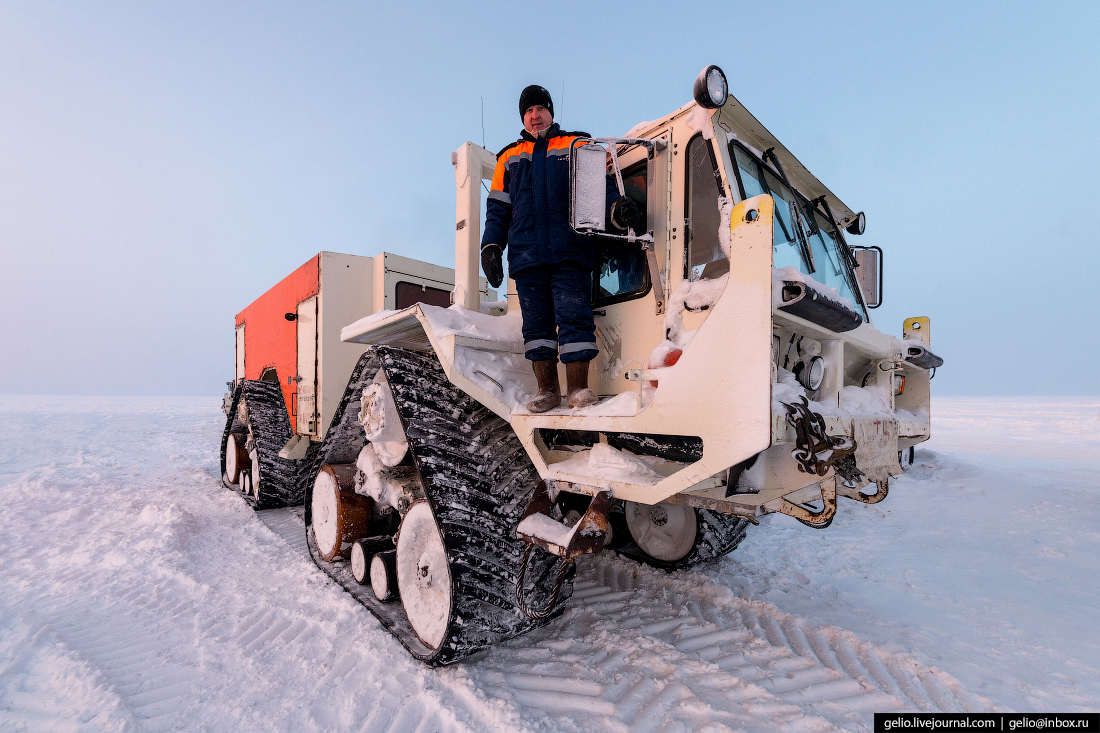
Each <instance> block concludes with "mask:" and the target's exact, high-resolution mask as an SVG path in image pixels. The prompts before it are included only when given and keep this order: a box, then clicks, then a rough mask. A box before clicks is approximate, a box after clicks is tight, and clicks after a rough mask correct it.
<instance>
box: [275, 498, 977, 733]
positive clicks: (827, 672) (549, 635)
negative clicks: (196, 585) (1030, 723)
mask: <svg viewBox="0 0 1100 733" xmlns="http://www.w3.org/2000/svg"><path fill="white" fill-rule="evenodd" d="M258 516H259V517H260V519H261V521H263V522H264V523H265V524H266V525H267V526H268V527H269V528H271V529H272V531H273V532H274V533H275V534H276V535H278V536H279V537H285V538H287V539H288V542H289V541H293V539H294V537H295V535H294V532H297V533H298V536H302V535H303V534H304V533H303V531H302V524H301V512H300V511H298V512H295V511H293V510H286V509H281V510H270V511H267V512H260V513H259V514H258ZM364 613H366V611H364ZM461 666H462V668H463V672H464V674H465V675H467V676H468V677H469V679H470V680H471V682H472V683H473V684H474V685H475V686H476V687H477V688H479V689H480V690H481V692H482V693H483V694H485V695H488V696H489V697H493V698H497V699H499V700H502V701H508V702H512V703H514V704H517V705H518V706H520V708H521V709H523V710H524V719H529V718H534V719H538V718H539V717H540V716H541V717H547V718H551V719H557V720H561V721H562V722H564V721H566V720H568V721H570V722H571V723H573V724H574V725H576V726H578V727H580V728H585V729H593V728H604V729H607V730H622V731H627V730H629V731H645V730H660V729H663V728H664V727H665V726H667V725H670V724H673V723H679V724H682V725H685V726H687V727H688V728H690V729H699V728H701V727H704V726H706V725H710V724H715V723H722V724H725V725H728V726H730V727H736V728H742V729H745V730H775V729H776V728H777V727H779V728H782V727H784V726H788V725H789V726H792V727H799V728H802V727H805V726H807V725H809V728H810V729H822V730H824V729H833V728H834V726H837V727H840V728H842V729H846V730H852V729H854V730H870V728H871V726H872V722H873V713H875V712H890V711H895V710H920V711H927V712H960V711H971V712H979V711H987V710H992V709H993V708H992V706H991V705H990V703H989V702H988V701H986V700H984V699H982V698H979V697H976V696H973V695H971V694H969V693H968V692H967V691H966V690H965V689H963V687H962V686H961V685H960V684H959V683H958V681H957V680H955V679H954V678H953V677H951V676H950V675H947V674H946V673H944V672H942V671H940V670H938V669H935V668H932V667H928V666H926V665H924V664H922V663H920V662H919V661H917V660H916V659H915V658H914V657H913V656H912V655H910V654H907V653H904V652H900V653H898V652H888V651H886V650H883V649H881V648H878V647H876V646H874V645H872V644H870V643H867V642H864V641H862V640H860V639H858V638H857V637H856V636H855V635H854V634H852V633H850V632H848V631H845V630H843V629H840V628H837V627H832V626H817V625H813V624H811V623H809V622H807V621H806V620H804V619H800V618H798V617H796V616H792V615H790V614H786V613H784V612H782V611H780V610H778V609H777V608H776V607H775V606H773V605H772V604H770V603H766V602H762V601H749V600H745V599H743V598H739V597H737V596H735V595H734V594H733V593H732V591H730V590H729V589H727V588H724V587H722V586H718V585H716V584H714V583H713V582H711V581H709V580H707V579H706V578H704V577H702V576H699V575H695V574H691V573H678V574H673V575H670V574H667V573H664V572H662V571H657V570H653V569H651V568H648V567H645V566H641V565H638V564H636V563H634V562H633V561H629V560H624V559H621V558H619V557H617V556H615V555H613V554H611V553H604V554H601V555H599V556H597V557H592V558H586V559H585V560H584V561H582V562H581V563H579V565H578V575H577V581H576V584H575V587H574V593H573V598H572V601H571V603H570V608H569V610H568V611H567V612H566V614H565V616H563V617H562V618H561V619H559V620H558V621H557V622H555V623H553V624H551V625H550V626H548V627H545V628H543V629H539V630H537V631H535V632H533V633H532V634H529V635H527V636H524V637H521V638H519V639H516V640H513V641H511V642H508V643H506V644H502V645H500V646H498V647H495V648H493V649H492V650H490V651H488V652H486V653H484V654H482V655H480V656H478V657H475V658H474V659H472V660H470V661H469V662H467V663H465V664H463V665H461ZM408 714H409V713H408V711H404V710H403V715H402V716H401V717H402V718H405V717H406V716H407V715H408ZM379 722H381V721H379ZM395 724H396V721H395ZM410 724H411V723H410ZM414 727H415V726H414ZM368 729H373V728H364V730H368ZM394 730H400V729H394Z"/></svg>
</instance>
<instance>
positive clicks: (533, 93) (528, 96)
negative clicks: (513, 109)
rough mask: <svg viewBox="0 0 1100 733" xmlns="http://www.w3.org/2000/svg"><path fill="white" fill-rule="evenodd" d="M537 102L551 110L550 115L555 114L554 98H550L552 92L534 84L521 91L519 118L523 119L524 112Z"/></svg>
mask: <svg viewBox="0 0 1100 733" xmlns="http://www.w3.org/2000/svg"><path fill="white" fill-rule="evenodd" d="M536 104H541V105H542V106H543V107H546V109H548V110H550V116H551V117H553V116H554V100H552V99H550V92H548V91H546V90H545V89H543V88H542V87H540V86H539V85H538V84H532V85H531V86H529V87H527V88H526V89H524V90H523V91H522V92H520V93H519V118H520V119H521V120H522V119H523V113H524V112H526V111H527V110H529V109H531V108H532V107H534V106H535V105H536Z"/></svg>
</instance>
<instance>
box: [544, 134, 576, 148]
mask: <svg viewBox="0 0 1100 733" xmlns="http://www.w3.org/2000/svg"><path fill="white" fill-rule="evenodd" d="M578 139H580V136H579V135H569V136H568V137H552V138H550V144H549V145H547V146H546V148H547V150H560V149H561V148H568V147H569V144H570V143H572V142H573V141H574V140H578Z"/></svg>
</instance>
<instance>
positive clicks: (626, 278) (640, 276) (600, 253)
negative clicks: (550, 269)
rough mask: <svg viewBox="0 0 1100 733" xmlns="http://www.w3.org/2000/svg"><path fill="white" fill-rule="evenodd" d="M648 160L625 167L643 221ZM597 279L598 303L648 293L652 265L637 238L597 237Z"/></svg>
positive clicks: (625, 177)
mask: <svg viewBox="0 0 1100 733" xmlns="http://www.w3.org/2000/svg"><path fill="white" fill-rule="evenodd" d="M647 163H648V161H645V160H642V161H641V162H639V163H636V164H634V165H632V166H630V167H628V168H626V169H624V170H623V190H624V191H625V192H626V195H627V196H629V197H630V198H631V199H633V200H634V203H636V204H637V205H638V211H639V212H640V213H641V220H642V221H643V222H644V221H647V218H646V216H647V211H646V191H647V190H648V189H647V185H646V184H647V179H646V175H647V173H648V169H647ZM623 233H624V234H625V232H623ZM635 233H636V234H643V233H644V232H635ZM593 279H594V280H595V282H594V283H593V285H594V291H595V292H594V294H593V298H592V303H593V305H596V306H600V305H608V304H610V303H619V302H621V301H624V300H631V299H633V298H639V297H641V296H643V295H645V294H646V293H648V292H649V268H648V266H647V263H646V257H645V251H644V250H643V249H642V248H641V246H640V245H638V243H636V242H624V241H621V240H614V239H605V238H603V237H597V238H596V271H595V273H594V277H593Z"/></svg>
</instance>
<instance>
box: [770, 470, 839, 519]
mask: <svg viewBox="0 0 1100 733" xmlns="http://www.w3.org/2000/svg"><path fill="white" fill-rule="evenodd" d="M836 496H837V480H836V476H833V478H831V479H828V480H826V481H822V482H821V503H822V504H823V506H822V507H821V511H819V512H815V511H812V510H810V509H807V508H806V507H804V506H799V505H798V504H795V503H793V502H790V501H787V500H786V499H783V503H782V504H781V505H780V506H779V507H778V510H779V511H780V512H782V513H783V514H786V515H787V516H789V517H794V518H795V519H797V520H798V521H800V522H802V523H803V524H805V525H806V526H807V527H813V528H814V529H825V528H826V527H828V526H829V525H830V524H832V523H833V516H835V515H836Z"/></svg>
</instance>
